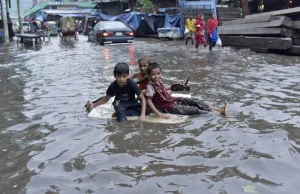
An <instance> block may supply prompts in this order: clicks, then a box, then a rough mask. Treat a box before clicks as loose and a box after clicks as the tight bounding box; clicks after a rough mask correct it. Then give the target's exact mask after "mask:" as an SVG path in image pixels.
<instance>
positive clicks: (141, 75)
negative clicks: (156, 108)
mask: <svg viewBox="0 0 300 194" xmlns="http://www.w3.org/2000/svg"><path fill="white" fill-rule="evenodd" d="M149 63H151V60H150V59H149V58H147V57H141V58H139V60H138V64H139V70H140V72H138V73H134V74H133V75H131V76H130V77H129V78H131V79H136V78H137V79H138V82H139V88H140V89H141V90H142V92H143V94H145V91H146V86H147V85H148V82H149V79H148V75H147V67H148V65H149Z"/></svg>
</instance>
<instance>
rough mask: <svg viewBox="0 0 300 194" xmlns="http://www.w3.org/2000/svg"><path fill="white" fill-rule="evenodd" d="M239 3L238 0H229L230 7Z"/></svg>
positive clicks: (237, 5) (238, 5)
mask: <svg viewBox="0 0 300 194" xmlns="http://www.w3.org/2000/svg"><path fill="white" fill-rule="evenodd" d="M240 5H241V3H240V0H231V5H230V7H240Z"/></svg>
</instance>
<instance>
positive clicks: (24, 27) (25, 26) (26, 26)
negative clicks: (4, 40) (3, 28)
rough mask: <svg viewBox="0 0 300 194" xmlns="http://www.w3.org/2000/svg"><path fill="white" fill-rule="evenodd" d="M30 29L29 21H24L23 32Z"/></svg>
mask: <svg viewBox="0 0 300 194" xmlns="http://www.w3.org/2000/svg"><path fill="white" fill-rule="evenodd" d="M30 31H31V28H30V24H29V22H23V32H30Z"/></svg>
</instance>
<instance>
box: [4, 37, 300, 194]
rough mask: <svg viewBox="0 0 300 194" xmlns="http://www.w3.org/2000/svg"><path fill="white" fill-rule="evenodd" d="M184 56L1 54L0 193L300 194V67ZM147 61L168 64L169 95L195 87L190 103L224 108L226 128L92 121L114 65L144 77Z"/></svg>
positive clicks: (151, 45) (74, 51) (15, 50)
mask: <svg viewBox="0 0 300 194" xmlns="http://www.w3.org/2000/svg"><path fill="white" fill-rule="evenodd" d="M183 44H184V43H183V41H179V42H177V41H164V40H163V41H159V40H154V39H139V40H137V41H136V42H135V44H134V45H120V46H105V47H102V46H99V45H97V46H96V45H95V43H89V42H87V38H86V37H80V41H79V42H76V43H64V44H62V43H61V42H60V41H59V40H58V39H57V38H53V39H52V40H51V43H45V44H43V45H42V46H41V47H32V46H29V47H20V46H19V47H16V45H14V44H13V45H11V46H10V47H6V46H0V104H1V106H0V121H1V122H0V130H1V133H0V154H1V157H0V158H1V159H0V177H1V182H0V193H1V194H21V193H28V194H40V193H41V194H44V193H45V194H54V193H55V194H58V193H59V194H62V193H70V194H76V193H78V194H83V193H99V194H112V193H114V194H120V193H125V194H126V193H128V194H133V193H145V194H148V193H149V194H153V193H158V194H160V193H174V194H179V193H187V194H194V193H206V194H210V193H212V194H215V193H220V194H226V193H228V194H241V193H260V194H269V193H272V194H282V193H289V194H294V193H295V194H296V193H299V189H300V185H299V180H300V166H299V164H300V156H299V153H300V129H299V128H300V109H299V106H300V100H299V94H300V86H299V82H300V77H299V72H300V58H299V57H289V56H282V55H274V54H256V53H254V52H251V51H249V50H236V49H234V48H218V49H215V50H214V51H213V52H211V53H210V52H209V51H208V50H206V49H205V50H200V51H199V52H197V51H195V50H194V49H193V48H192V47H191V46H188V47H186V46H185V45H183ZM143 55H147V56H150V57H151V58H152V59H153V61H156V62H158V63H161V65H162V70H163V76H164V80H165V83H168V84H170V83H172V82H174V81H177V80H183V79H185V78H186V77H187V76H188V75H190V76H191V77H190V87H191V92H190V93H192V95H193V96H194V97H199V98H201V99H203V100H204V101H206V102H207V103H209V104H211V105H214V106H220V105H221V104H222V103H223V102H224V101H225V100H227V101H228V103H229V116H228V118H223V117H221V116H219V115H218V114H216V113H211V114H208V115H205V116H201V117H197V116H194V117H191V119H190V120H188V121H187V122H185V123H181V124H175V125H165V124H151V123H141V122H139V121H135V122H131V121H128V122H123V123H118V122H116V121H112V120H105V119H104V120H101V119H95V118H89V117H87V114H86V112H85V109H84V107H83V106H84V104H85V102H86V101H88V100H94V99H97V98H98V97H99V96H101V95H103V94H104V93H105V90H106V87H107V86H108V85H109V84H110V82H111V81H113V80H114V78H113V76H112V70H113V67H114V65H115V64H116V63H117V62H127V63H129V64H130V65H131V66H130V69H131V72H136V71H138V67H137V59H138V58H139V57H141V56H143ZM107 67H109V68H107Z"/></svg>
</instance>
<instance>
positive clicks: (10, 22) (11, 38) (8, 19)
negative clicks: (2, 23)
mask: <svg viewBox="0 0 300 194" xmlns="http://www.w3.org/2000/svg"><path fill="white" fill-rule="evenodd" d="M6 17H7V25H8V35H9V40H10V41H13V40H14V39H13V38H14V36H15V33H14V30H13V22H12V20H11V17H10V15H9V13H7V16H6Z"/></svg>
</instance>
